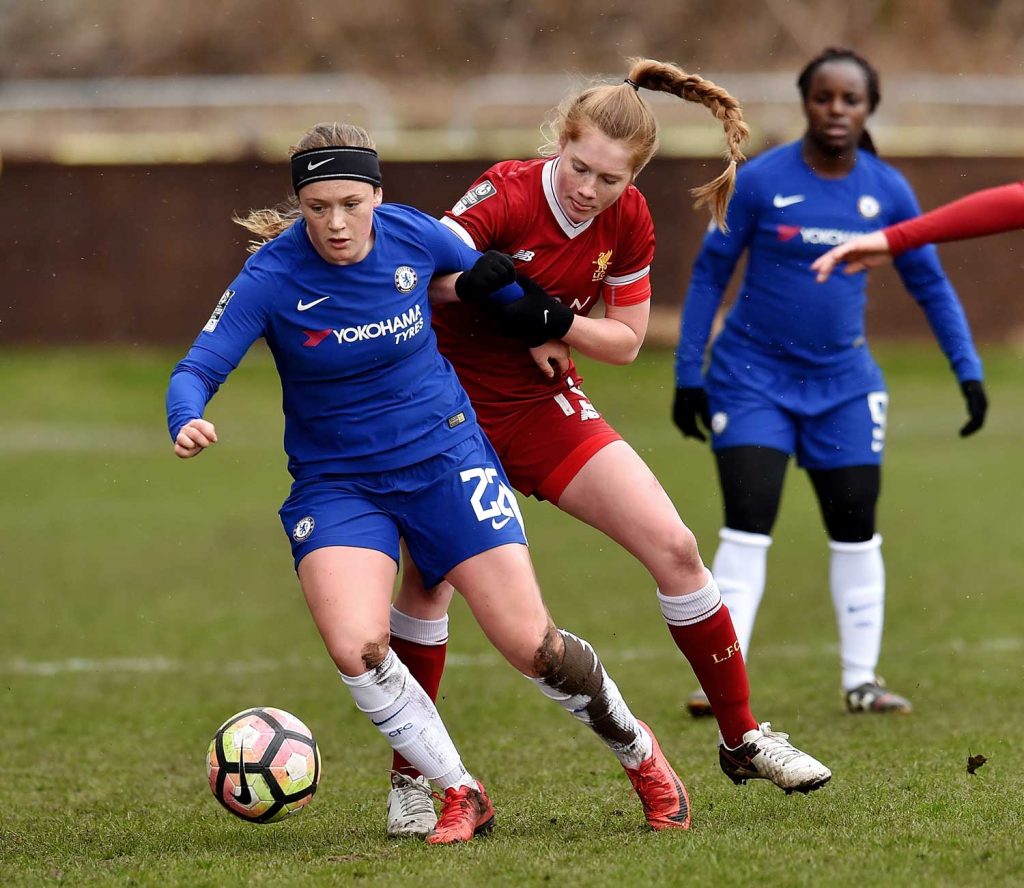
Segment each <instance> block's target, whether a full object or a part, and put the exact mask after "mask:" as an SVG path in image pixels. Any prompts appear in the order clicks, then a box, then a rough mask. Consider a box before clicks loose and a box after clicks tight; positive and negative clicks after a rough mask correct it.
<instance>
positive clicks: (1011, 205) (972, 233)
mask: <svg viewBox="0 0 1024 888" xmlns="http://www.w3.org/2000/svg"><path fill="white" fill-rule="evenodd" d="M1017 228H1024V181H1021V182H1013V183H1011V184H1009V185H1001V186H999V187H998V188H986V189H985V190H984V191H975V192H974V193H973V194H968V195H967V196H966V197H961V198H960V199H959V200H954V201H952V202H951V203H948V204H943V205H942V206H941V207H936V208H935V209H934V210H932V211H931V212H930V213H923V214H922V215H920V216H917V217H916V218H914V219H907V221H905V222H900V223H899V224H898V225H890V226H889V227H888V228H883V229H881V230H880V231H872V232H871V233H870V234H862V235H860V236H858V237H854V238H850V240H848V241H846V243H843V244H840V245H839V246H838V247H833V248H832V249H831V250H829V251H828V252H827V253H825V254H824V255H822V256H819V257H818V258H817V259H816V260H815V261H814V262H813V263H812V264H811V268H812V269H813V270H814V271H816V272H817V273H818V278H817V280H818V283H823V282H825V281H826V280H828V276H829V275H830V274H832V270H833V269H834V268H835V267H836V266H837V265H838V264H839V263H840V262H845V263H846V268H845V269H844V271H845V273H846V274H856V273H857V272H858V271H864V269H866V268H875V267H877V266H879V265H882V264H883V263H884V262H886V261H888V260H890V259H892V258H895V257H896V256H899V255H900V254H902V253H905V252H906V251H907V250H913V249H915V248H916V247H923V246H924V245H925V244H937V243H942V242H943V241H951V240H964V239H967V238H972V237H983V236H984V235H986V234H998V233H999V232H1001V231H1013V230H1014V229H1017Z"/></svg>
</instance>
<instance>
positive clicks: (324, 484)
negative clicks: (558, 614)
mask: <svg viewBox="0 0 1024 888" xmlns="http://www.w3.org/2000/svg"><path fill="white" fill-rule="evenodd" d="M280 515H281V523H282V525H283V526H284V530H285V533H287V534H288V539H289V540H290V541H291V544H292V556H293V557H294V559H295V567H296V569H298V566H299V562H300V561H301V560H302V559H303V558H304V557H305V556H306V555H308V554H309V553H310V552H312V551H313V550H314V549H320V548H323V547H325V546H356V547H359V548H364V549H375V550H376V551H378V552H383V553H384V554H385V555H390V556H391V557H392V558H393V559H394V560H395V563H396V564H397V563H398V559H399V548H398V541H399V538H404V539H405V542H406V545H407V546H408V547H409V553H410V555H412V559H413V561H415V562H416V565H417V566H418V567H419V569H420V571H421V573H422V574H423V579H424V581H425V582H426V584H427V588H430V587H431V586H435V585H437V584H438V583H439V582H441V580H443V579H444V577H445V575H446V574H447V573H448V571H450V570H451V569H452V568H453V567H455V566H456V565H458V564H461V563H462V562H463V561H465V560H466V559H467V558H472V557H473V556H474V555H478V554H480V553H481V552H485V551H486V550H488V549H493V548H495V547H496V546H504V545H506V544H507V543H522V544H525V543H526V535H525V533H524V530H523V519H522V515H521V514H520V512H519V503H518V502H517V501H516V496H515V494H514V493H513V492H512V489H511V487H510V485H509V482H508V479H507V478H506V477H505V472H504V470H503V469H502V467H501V464H500V463H499V462H498V458H497V456H495V454H494V450H493V449H492V448H491V445H490V442H488V440H487V439H486V438H485V437H484V435H483V433H482V432H480V431H477V433H476V434H475V435H474V436H472V437H470V438H467V439H466V440H464V441H462V442H460V443H459V444H456V445H455V446H454V447H452V448H451V449H450V450H446V451H444V452H443V453H440V454H438V455H436V456H432V457H430V458H429V459H426V460H424V461H423V462H419V463H416V464H415V465H411V466H406V467H404V468H401V469H392V470H390V471H387V472H371V473H366V474H360V475H355V474H351V475H350V474H344V475H326V476H323V477H320V478H310V479H306V480H303V481H297V482H295V484H294V485H292V491H291V494H290V495H289V497H288V499H287V500H285V502H284V505H282V506H281V510H280Z"/></svg>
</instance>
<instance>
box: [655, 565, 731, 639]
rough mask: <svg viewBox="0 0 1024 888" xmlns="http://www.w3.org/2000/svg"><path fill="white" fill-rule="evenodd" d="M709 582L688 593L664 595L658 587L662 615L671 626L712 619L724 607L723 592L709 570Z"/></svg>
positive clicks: (689, 624) (657, 593)
mask: <svg viewBox="0 0 1024 888" xmlns="http://www.w3.org/2000/svg"><path fill="white" fill-rule="evenodd" d="M704 569H705V571H707V577H708V579H707V582H706V583H705V584H704V585H703V586H701V587H700V588H699V589H698V590H697V591H696V592H690V593H689V594H688V595H663V594H662V592H661V589H656V590H655V594H656V595H657V596H658V604H659V605H660V606H661V615H662V616H663V617H664V618H665V622H666V623H668V624H669V626H694V625H696V624H697V623H703V622H704V621H705V620H710V619H711V618H712V617H713V616H714V615H715V614H717V613H718V612H719V611H720V610H721V609H722V593H721V592H720V591H719V589H718V583H716V582H715V578H714V575H713V574H712V573H711V571H709V570H707V568H704Z"/></svg>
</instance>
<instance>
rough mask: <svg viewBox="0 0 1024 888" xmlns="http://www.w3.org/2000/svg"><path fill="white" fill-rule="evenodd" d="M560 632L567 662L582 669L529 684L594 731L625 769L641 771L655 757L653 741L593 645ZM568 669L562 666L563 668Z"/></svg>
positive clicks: (531, 679) (536, 679) (567, 633)
mask: <svg viewBox="0 0 1024 888" xmlns="http://www.w3.org/2000/svg"><path fill="white" fill-rule="evenodd" d="M559 632H560V633H561V634H562V638H563V639H564V640H565V645H566V649H567V657H566V660H569V659H570V657H571V659H572V660H573V662H574V663H575V664H579V668H577V669H576V670H574V674H573V675H571V676H568V675H564V674H560V675H559V676H558V677H556V678H554V679H552V680H550V681H548V680H545V679H541V678H530V681H532V682H533V683H534V684H535V685H537V687H538V688H540V692H541V693H542V694H543V695H544V696H545V697H547V698H548V699H550V700H554V701H555V702H556V703H557V704H558V705H559V706H561V707H562V708H563V709H564V710H566V712H568V713H569V714H570V715H571V716H572V717H573V718H575V719H577V720H578V721H581V722H583V724H585V725H587V726H588V727H590V728H591V729H593V731H594V733H595V734H597V736H598V737H600V738H601V740H602V741H604V744H605V745H606V746H607V747H608V748H609V749H610V750H611V751H612V753H614V755H615V757H616V758H617V759H618V760H619V761H620V762H621V763H622V765H623V766H624V767H626V768H630V769H636V768H638V767H639V766H640V763H641V762H644V761H646V760H647V759H649V758H650V757H651V756H652V755H653V754H654V741H653V740H652V738H651V736H650V735H649V734H648V733H647V731H645V730H643V728H641V727H640V725H639V723H638V722H637V720H636V717H635V716H634V715H633V713H632V712H630V710H629V707H628V706H627V705H626V701H625V700H623V699H622V694H621V693H619V688H618V686H617V685H616V684H615V682H614V681H612V680H611V678H609V677H608V673H607V672H605V670H604V666H603V665H602V664H601V661H600V660H599V659H598V657H597V653H596V652H595V651H594V649H593V648H592V647H591V646H590V644H589V643H588V642H586V641H584V640H583V639H582V638H578V637H577V636H575V635H573V634H572V633H571V632H566V631H565V630H564V629H560V630H559ZM565 665H566V664H565V662H563V667H564V666H565ZM527 677H529V676H527ZM563 679H564V680H563ZM581 685H586V686H587V687H588V688H592V689H593V692H592V693H588V692H587V691H586V690H584V689H583V688H581Z"/></svg>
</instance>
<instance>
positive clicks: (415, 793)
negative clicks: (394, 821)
mask: <svg viewBox="0 0 1024 888" xmlns="http://www.w3.org/2000/svg"><path fill="white" fill-rule="evenodd" d="M395 778H397V781H396V780H395ZM391 785H392V788H393V789H396V790H398V805H399V807H400V808H401V809H402V816H403V817H418V816H419V815H420V814H433V813H434V805H433V802H432V801H431V798H432V797H433V796H434V793H432V792H431V791H430V789H429V788H428V787H426V786H424V785H423V784H422V783H418V782H417V781H415V780H413V779H412V778H411V777H409V776H407V775H406V774H402V773H401V772H398V771H396V772H394V775H393V777H392V784H391Z"/></svg>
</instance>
